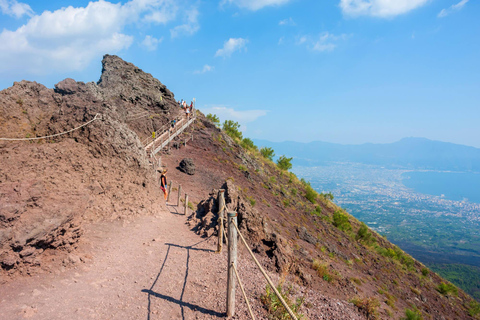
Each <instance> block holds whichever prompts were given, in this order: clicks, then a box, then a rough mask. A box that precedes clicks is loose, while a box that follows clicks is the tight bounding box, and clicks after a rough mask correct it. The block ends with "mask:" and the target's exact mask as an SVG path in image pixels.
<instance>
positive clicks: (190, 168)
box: [179, 158, 195, 175]
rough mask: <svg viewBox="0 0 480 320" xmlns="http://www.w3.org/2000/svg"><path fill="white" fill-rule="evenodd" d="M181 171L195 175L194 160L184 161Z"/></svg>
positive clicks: (181, 164)
mask: <svg viewBox="0 0 480 320" xmlns="http://www.w3.org/2000/svg"><path fill="white" fill-rule="evenodd" d="M179 169H180V171H183V172H185V173H186V174H189V175H194V174H195V164H194V163H193V160H192V159H190V158H185V159H183V160H182V161H180V165H179Z"/></svg>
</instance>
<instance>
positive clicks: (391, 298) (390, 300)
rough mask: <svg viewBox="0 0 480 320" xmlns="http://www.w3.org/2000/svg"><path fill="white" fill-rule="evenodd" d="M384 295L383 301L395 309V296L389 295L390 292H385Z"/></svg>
mask: <svg viewBox="0 0 480 320" xmlns="http://www.w3.org/2000/svg"><path fill="white" fill-rule="evenodd" d="M385 296H386V297H387V300H385V303H386V304H387V305H388V306H389V307H391V308H393V309H395V302H396V301H397V298H396V297H395V296H393V295H391V294H390V293H388V292H385Z"/></svg>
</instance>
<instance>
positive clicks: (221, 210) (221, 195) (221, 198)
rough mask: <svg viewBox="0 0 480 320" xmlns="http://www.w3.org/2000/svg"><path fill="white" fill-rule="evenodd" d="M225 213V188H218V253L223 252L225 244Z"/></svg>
mask: <svg viewBox="0 0 480 320" xmlns="http://www.w3.org/2000/svg"><path fill="white" fill-rule="evenodd" d="M224 215H225V190H223V189H220V190H218V221H217V222H218V243H217V253H220V252H222V245H223V217H224Z"/></svg>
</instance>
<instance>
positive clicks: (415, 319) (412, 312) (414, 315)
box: [402, 306, 423, 320]
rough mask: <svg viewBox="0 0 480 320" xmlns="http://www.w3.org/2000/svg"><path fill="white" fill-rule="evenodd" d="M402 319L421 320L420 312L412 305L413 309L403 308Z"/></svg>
mask: <svg viewBox="0 0 480 320" xmlns="http://www.w3.org/2000/svg"><path fill="white" fill-rule="evenodd" d="M402 320H423V316H422V313H421V312H420V310H418V309H417V307H415V306H414V307H413V309H408V308H407V309H405V318H402Z"/></svg>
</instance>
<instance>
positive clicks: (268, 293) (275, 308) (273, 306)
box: [260, 284, 304, 320]
mask: <svg viewBox="0 0 480 320" xmlns="http://www.w3.org/2000/svg"><path fill="white" fill-rule="evenodd" d="M277 291H278V292H279V293H280V295H281V296H282V298H283V300H285V302H286V303H287V305H288V306H289V307H290V309H291V310H292V311H293V313H294V314H295V316H297V318H299V319H301V318H302V317H303V316H302V315H301V314H299V313H298V309H300V307H301V306H302V304H303V301H304V299H303V298H298V299H297V300H296V302H295V303H293V302H292V301H291V298H290V296H291V289H290V288H287V289H285V290H284V289H283V287H282V285H281V284H279V285H278V286H277ZM260 301H262V303H263V304H264V306H265V307H266V308H267V311H268V313H270V315H271V318H272V319H280V320H287V319H290V315H289V313H288V311H287V309H285V307H284V306H283V304H282V302H281V301H280V299H279V298H278V297H277V295H276V294H275V291H274V290H273V289H272V288H271V287H270V286H269V285H267V286H266V287H265V294H264V295H261V296H260Z"/></svg>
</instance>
